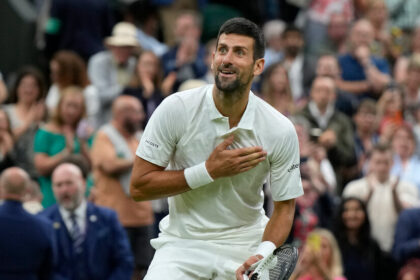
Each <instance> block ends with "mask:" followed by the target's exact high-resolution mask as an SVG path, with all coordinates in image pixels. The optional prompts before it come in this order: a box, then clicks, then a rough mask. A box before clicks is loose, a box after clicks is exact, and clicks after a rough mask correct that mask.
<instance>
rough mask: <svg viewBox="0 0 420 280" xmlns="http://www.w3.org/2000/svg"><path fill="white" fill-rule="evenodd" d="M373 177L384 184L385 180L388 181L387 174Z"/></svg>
mask: <svg viewBox="0 0 420 280" xmlns="http://www.w3.org/2000/svg"><path fill="white" fill-rule="evenodd" d="M375 178H376V180H377V181H378V182H379V183H381V184H385V183H386V182H388V181H389V176H387V177H382V178H381V177H379V176H377V175H376V176H375Z"/></svg>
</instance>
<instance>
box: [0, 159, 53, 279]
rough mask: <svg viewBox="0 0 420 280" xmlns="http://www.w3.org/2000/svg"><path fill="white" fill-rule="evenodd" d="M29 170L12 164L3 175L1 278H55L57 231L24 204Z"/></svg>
mask: <svg viewBox="0 0 420 280" xmlns="http://www.w3.org/2000/svg"><path fill="white" fill-rule="evenodd" d="M29 184H30V181H29V176H28V174H27V173H26V172H25V171H23V170H22V169H20V168H17V167H11V168H8V169H6V170H4V171H3V173H2V175H1V177H0V190H1V191H2V197H3V199H4V202H3V204H2V205H1V206H0V229H1V230H0V279H2V280H19V279H22V280H41V279H42V280H43V279H51V276H52V269H53V232H52V230H53V229H52V226H51V224H50V223H49V222H48V221H45V220H42V219H40V218H39V217H36V216H33V215H31V214H29V213H28V212H26V211H25V210H24V209H23V207H22V200H23V197H24V195H25V193H26V188H27V186H28V185H29Z"/></svg>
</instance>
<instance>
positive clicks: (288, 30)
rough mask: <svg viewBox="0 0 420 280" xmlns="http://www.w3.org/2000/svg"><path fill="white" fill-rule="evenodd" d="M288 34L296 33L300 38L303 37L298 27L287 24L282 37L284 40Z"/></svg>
mask: <svg viewBox="0 0 420 280" xmlns="http://www.w3.org/2000/svg"><path fill="white" fill-rule="evenodd" d="M290 33H298V34H299V35H300V36H303V32H302V30H301V29H300V28H299V27H297V26H295V25H293V24H288V25H287V26H286V28H285V29H284V31H283V35H282V37H283V38H285V37H286V36H287V35H289V34H290Z"/></svg>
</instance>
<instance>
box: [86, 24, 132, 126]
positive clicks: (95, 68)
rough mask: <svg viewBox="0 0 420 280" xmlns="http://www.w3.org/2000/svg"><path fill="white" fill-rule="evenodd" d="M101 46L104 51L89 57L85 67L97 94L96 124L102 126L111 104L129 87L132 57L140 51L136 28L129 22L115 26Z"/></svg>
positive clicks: (108, 114)
mask: <svg viewBox="0 0 420 280" xmlns="http://www.w3.org/2000/svg"><path fill="white" fill-rule="evenodd" d="M104 43H105V45H106V47H107V50H105V51H102V52H99V53H97V54H95V55H94V56H92V57H91V59H90V60H89V63H88V75H89V79H90V81H91V82H92V84H93V86H95V87H96V88H97V89H98V92H99V100H100V106H101V110H100V112H101V113H100V114H101V116H98V120H101V121H102V124H103V123H106V122H108V121H109V120H110V118H111V104H112V101H113V100H114V99H115V98H117V97H118V96H119V94H120V93H121V91H122V90H123V88H124V87H125V86H127V85H128V84H129V82H130V78H131V77H132V75H133V73H134V69H135V67H136V56H135V54H136V52H137V51H138V49H139V48H140V45H139V43H138V40H137V31H136V27H135V26H134V25H133V24H131V23H128V22H120V23H117V24H116V25H115V26H114V28H113V30H112V35H111V36H110V37H107V38H106V39H105V42H104Z"/></svg>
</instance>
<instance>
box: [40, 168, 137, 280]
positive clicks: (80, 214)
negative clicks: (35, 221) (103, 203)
mask: <svg viewBox="0 0 420 280" xmlns="http://www.w3.org/2000/svg"><path fill="white" fill-rule="evenodd" d="M52 184H53V192H54V195H55V198H56V200H57V204H56V205H53V206H51V207H50V208H48V209H46V210H45V211H44V212H42V213H41V215H42V216H45V217H47V218H48V219H49V220H51V221H52V223H53V228H54V232H55V238H56V242H57V245H56V247H57V249H58V264H57V266H56V268H55V271H54V276H55V279H57V280H58V279H60V280H61V279H66V280H105V279H109V280H110V279H112V280H129V279H130V278H131V275H132V272H133V256H132V254H131V250H130V246H129V242H128V239H127V236H126V233H125V231H124V229H123V228H122V226H121V225H120V223H119V222H118V219H117V215H116V213H115V212H114V211H113V210H110V209H107V208H102V207H98V206H95V205H93V204H91V203H88V202H87V201H86V200H85V198H84V193H85V189H86V187H85V180H84V178H83V176H82V172H81V170H80V168H79V167H77V166H76V165H74V164H71V163H63V164H61V165H59V166H58V167H57V168H56V169H55V170H54V172H53V174H52Z"/></svg>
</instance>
